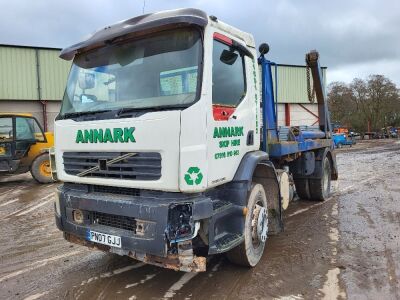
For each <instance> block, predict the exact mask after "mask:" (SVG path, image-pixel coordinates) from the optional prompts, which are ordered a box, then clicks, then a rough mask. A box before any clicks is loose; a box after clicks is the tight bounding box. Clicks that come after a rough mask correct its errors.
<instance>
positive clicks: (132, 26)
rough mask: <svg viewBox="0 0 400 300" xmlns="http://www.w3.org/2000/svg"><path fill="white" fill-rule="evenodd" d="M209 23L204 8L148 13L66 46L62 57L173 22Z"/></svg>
mask: <svg viewBox="0 0 400 300" xmlns="http://www.w3.org/2000/svg"><path fill="white" fill-rule="evenodd" d="M207 23H208V16H207V14H206V13H205V12H204V11H202V10H199V9H194V8H182V9H176V10H167V11H162V12H157V13H152V14H146V15H142V16H138V17H135V18H132V19H128V20H125V21H121V22H118V23H116V24H114V25H111V26H107V27H105V28H103V29H100V30H98V31H96V32H95V33H94V34H93V35H92V36H90V37H89V38H88V39H87V40H85V41H82V42H80V43H77V44H75V45H72V46H70V47H67V48H64V49H63V50H62V51H61V54H60V57H61V58H63V59H65V60H71V59H72V58H73V57H74V56H75V55H76V54H77V53H78V52H81V51H87V50H90V49H94V48H97V47H102V46H104V45H106V44H107V43H110V42H113V41H115V40H116V39H117V38H119V37H123V36H126V35H129V34H134V33H137V32H141V31H146V30H150V29H157V28H162V27H165V26H168V25H171V24H183V25H198V26H201V27H205V26H206V25H207Z"/></svg>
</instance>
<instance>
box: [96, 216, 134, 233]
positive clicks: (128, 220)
mask: <svg viewBox="0 0 400 300" xmlns="http://www.w3.org/2000/svg"><path fill="white" fill-rule="evenodd" d="M92 224H94V225H103V226H109V227H114V228H119V229H125V230H129V231H132V232H133V233H136V220H135V218H132V217H126V216H117V215H111V214H105V213H101V212H96V211H94V212H92Z"/></svg>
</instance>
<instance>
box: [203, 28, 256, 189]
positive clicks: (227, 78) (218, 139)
mask: <svg viewBox="0 0 400 300" xmlns="http://www.w3.org/2000/svg"><path fill="white" fill-rule="evenodd" d="M237 45H240V46H241V47H237ZM241 49H242V50H243V49H247V48H246V46H245V44H244V42H242V41H240V40H237V39H234V38H233V37H231V36H227V34H226V33H222V32H218V31H215V32H214V33H213V44H212V60H213V62H212V80H211V81H212V103H211V107H209V113H208V116H207V132H208V134H207V139H208V154H207V155H208V162H209V169H208V170H209V172H208V186H209V187H213V186H216V185H220V184H222V183H225V182H228V181H230V180H232V178H233V177H234V175H235V172H236V170H237V168H238V166H239V164H240V162H241V160H242V157H243V156H244V154H246V153H247V152H249V151H251V150H253V149H255V148H256V143H255V141H254V137H255V130H256V126H255V124H256V123H255V122H254V119H255V114H254V107H255V105H254V91H253V88H254V86H253V85H252V84H250V83H252V82H253V80H251V81H250V80H248V79H249V78H250V76H251V74H252V73H251V72H252V69H251V68H252V66H253V58H251V57H249V56H248V54H249V52H248V51H247V53H246V51H241ZM250 55H251V54H250Z"/></svg>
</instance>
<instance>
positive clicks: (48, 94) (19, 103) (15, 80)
mask: <svg viewBox="0 0 400 300" xmlns="http://www.w3.org/2000/svg"><path fill="white" fill-rule="evenodd" d="M60 50H61V49H57V48H45V47H28V46H16V45H0V65H1V69H0V112H25V113H32V114H33V115H34V116H35V117H36V118H37V119H38V120H39V122H40V123H41V124H42V126H43V127H44V128H45V129H46V130H49V131H52V130H53V123H54V118H55V116H56V115H57V113H58V111H59V110H60V105H61V99H62V97H63V94H64V89H65V83H66V80H67V77H68V72H69V69H70V66H71V62H70V61H65V60H62V59H60V58H59V57H58V55H59V52H60ZM322 71H323V77H324V83H325V86H326V68H323V69H322ZM275 72H276V76H275ZM273 78H274V84H275V85H276V82H277V83H278V84H277V86H278V90H277V93H276V94H277V99H278V124H279V126H296V125H299V124H303V125H304V124H305V125H315V124H317V120H318V116H317V115H318V109H317V105H316V104H312V103H310V101H309V99H308V94H307V80H306V68H305V66H296V65H284V64H278V65H277V67H276V69H275V68H273ZM275 78H276V79H275Z"/></svg>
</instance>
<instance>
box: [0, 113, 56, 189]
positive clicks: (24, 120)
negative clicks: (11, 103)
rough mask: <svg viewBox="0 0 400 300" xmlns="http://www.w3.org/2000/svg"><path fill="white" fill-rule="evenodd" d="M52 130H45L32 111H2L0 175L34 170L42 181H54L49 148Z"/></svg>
mask: <svg viewBox="0 0 400 300" xmlns="http://www.w3.org/2000/svg"><path fill="white" fill-rule="evenodd" d="M53 144H54V135H53V133H52V132H43V129H42V127H41V126H40V124H39V122H38V121H37V120H36V119H35V118H34V117H33V116H32V115H31V114H16V113H0V176H4V175H5V176H7V175H15V174H22V173H26V172H28V171H30V172H31V174H32V176H33V178H34V179H35V180H36V181H38V182H40V183H50V182H53V179H52V177H51V169H50V161H49V148H50V147H53Z"/></svg>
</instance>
